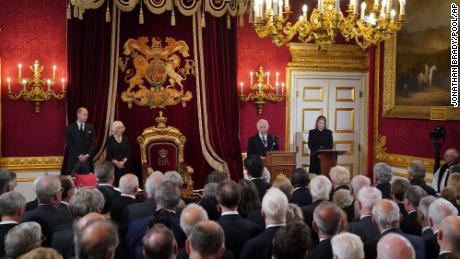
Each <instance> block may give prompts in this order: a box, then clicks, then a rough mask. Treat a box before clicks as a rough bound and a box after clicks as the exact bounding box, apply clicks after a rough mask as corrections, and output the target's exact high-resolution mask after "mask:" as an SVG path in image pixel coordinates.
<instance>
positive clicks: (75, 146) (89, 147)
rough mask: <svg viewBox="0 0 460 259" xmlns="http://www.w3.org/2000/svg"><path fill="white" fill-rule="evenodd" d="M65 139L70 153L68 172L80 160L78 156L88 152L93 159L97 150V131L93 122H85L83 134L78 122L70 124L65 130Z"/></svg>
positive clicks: (90, 158)
mask: <svg viewBox="0 0 460 259" xmlns="http://www.w3.org/2000/svg"><path fill="white" fill-rule="evenodd" d="M65 141H66V147H67V154H68V160H67V170H68V172H71V171H72V169H73V168H74V166H75V164H76V163H77V162H78V161H79V160H78V156H80V155H85V154H88V155H89V158H88V159H89V161H91V160H92V159H93V156H94V152H95V151H96V131H95V130H94V126H93V125H92V124H89V123H85V126H84V134H83V135H82V134H81V133H80V130H79V129H78V124H77V123H76V122H74V123H72V124H70V125H68V126H67V128H66V132H65Z"/></svg>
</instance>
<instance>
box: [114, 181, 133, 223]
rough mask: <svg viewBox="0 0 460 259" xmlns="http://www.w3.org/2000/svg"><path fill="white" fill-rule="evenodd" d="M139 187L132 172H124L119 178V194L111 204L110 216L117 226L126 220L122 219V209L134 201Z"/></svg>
mask: <svg viewBox="0 0 460 259" xmlns="http://www.w3.org/2000/svg"><path fill="white" fill-rule="evenodd" d="M138 189H139V181H138V179H137V176H135V175H134V174H125V175H123V176H122V177H121V178H120V192H121V195H120V197H118V198H117V199H116V200H115V201H114V202H113V204H112V208H111V210H110V217H111V218H112V220H113V221H114V222H115V223H117V224H118V225H119V226H120V225H121V224H122V223H123V224H126V222H123V221H122V216H123V210H124V209H125V208H126V207H128V206H129V205H131V204H134V203H136V194H137V190H138Z"/></svg>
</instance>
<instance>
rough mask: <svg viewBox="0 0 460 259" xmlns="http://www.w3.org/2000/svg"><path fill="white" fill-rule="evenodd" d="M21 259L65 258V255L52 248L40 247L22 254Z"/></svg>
mask: <svg viewBox="0 0 460 259" xmlns="http://www.w3.org/2000/svg"><path fill="white" fill-rule="evenodd" d="M19 259H63V257H62V255H60V254H59V253H58V252H57V251H56V250H54V249H52V248H44V247H39V248H35V249H34V250H32V251H30V252H28V253H26V254H24V255H22V256H21V257H19Z"/></svg>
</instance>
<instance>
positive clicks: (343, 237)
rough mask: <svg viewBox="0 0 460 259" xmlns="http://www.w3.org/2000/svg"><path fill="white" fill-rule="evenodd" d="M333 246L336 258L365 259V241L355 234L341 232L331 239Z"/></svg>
mask: <svg viewBox="0 0 460 259" xmlns="http://www.w3.org/2000/svg"><path fill="white" fill-rule="evenodd" d="M331 246H332V254H333V255H334V258H335V259H364V248H363V242H362V241H361V239H360V238H359V236H357V235H355V234H351V233H346V232H344V233H340V234H338V235H336V236H334V237H333V238H332V239H331Z"/></svg>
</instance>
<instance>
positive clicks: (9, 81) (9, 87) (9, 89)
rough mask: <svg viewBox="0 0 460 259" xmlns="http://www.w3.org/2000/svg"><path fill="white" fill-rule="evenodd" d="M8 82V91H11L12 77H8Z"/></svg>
mask: <svg viewBox="0 0 460 259" xmlns="http://www.w3.org/2000/svg"><path fill="white" fill-rule="evenodd" d="M6 82H7V84H8V92H11V79H10V78H9V77H8V78H7V79H6Z"/></svg>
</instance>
